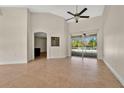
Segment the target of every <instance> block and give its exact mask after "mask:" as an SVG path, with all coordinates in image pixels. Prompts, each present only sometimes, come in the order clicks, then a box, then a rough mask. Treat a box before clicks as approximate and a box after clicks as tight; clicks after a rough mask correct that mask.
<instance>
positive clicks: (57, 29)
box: [31, 13, 66, 58]
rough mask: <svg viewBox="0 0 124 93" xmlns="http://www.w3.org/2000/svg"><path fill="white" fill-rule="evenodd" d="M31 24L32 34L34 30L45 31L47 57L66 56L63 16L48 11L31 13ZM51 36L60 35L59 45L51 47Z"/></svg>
mask: <svg viewBox="0 0 124 93" xmlns="http://www.w3.org/2000/svg"><path fill="white" fill-rule="evenodd" d="M31 24H32V31H33V32H32V34H33V35H34V33H35V32H45V33H47V58H62V57H66V34H65V32H66V31H65V21H64V18H61V17H59V16H56V15H53V14H49V13H32V14H31ZM52 36H55V37H60V46H59V47H51V37H52ZM32 38H33V36H32ZM33 44H34V42H33ZM32 54H33V53H32Z"/></svg>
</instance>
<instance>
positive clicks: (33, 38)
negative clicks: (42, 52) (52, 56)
mask: <svg viewBox="0 0 124 93" xmlns="http://www.w3.org/2000/svg"><path fill="white" fill-rule="evenodd" d="M35 33H45V34H46V38H47V41H46V44H47V47H46V50H47V55H46V59H48V34H47V33H46V32H44V31H35V32H33V33H32V56H33V60H35V55H34V48H35V45H34V44H35Z"/></svg>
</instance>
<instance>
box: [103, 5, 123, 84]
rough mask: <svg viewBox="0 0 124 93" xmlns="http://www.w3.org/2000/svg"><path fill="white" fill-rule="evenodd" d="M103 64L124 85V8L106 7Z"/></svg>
mask: <svg viewBox="0 0 124 93" xmlns="http://www.w3.org/2000/svg"><path fill="white" fill-rule="evenodd" d="M105 13H108V14H105V15H107V17H106V21H105V24H104V62H105V63H106V64H107V65H108V66H109V68H110V69H111V70H112V71H113V73H114V74H115V75H116V76H117V78H118V79H119V80H120V81H121V83H122V84H123V85H124V6H109V7H106V11H105Z"/></svg>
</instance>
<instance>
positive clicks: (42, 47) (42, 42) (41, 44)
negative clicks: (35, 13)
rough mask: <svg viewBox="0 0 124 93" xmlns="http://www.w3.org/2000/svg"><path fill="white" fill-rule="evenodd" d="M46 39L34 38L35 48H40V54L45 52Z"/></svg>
mask: <svg viewBox="0 0 124 93" xmlns="http://www.w3.org/2000/svg"><path fill="white" fill-rule="evenodd" d="M46 42H47V39H46V38H42V37H35V48H40V52H41V53H42V52H47V51H46V50H47V45H46Z"/></svg>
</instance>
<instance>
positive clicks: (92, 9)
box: [2, 5, 104, 19]
mask: <svg viewBox="0 0 124 93" xmlns="http://www.w3.org/2000/svg"><path fill="white" fill-rule="evenodd" d="M2 7H26V8H28V9H29V10H30V11H31V12H38V13H41V12H49V13H52V14H55V15H58V16H61V17H63V18H65V19H68V18H71V17H72V16H71V15H70V14H68V13H67V11H70V12H72V13H75V10H76V9H75V8H76V6H75V5H22V6H17V5H16V6H2ZM85 7H86V8H88V10H87V11H86V12H85V13H84V14H83V15H88V16H90V17H95V16H101V15H102V13H103V10H104V6H103V5H79V6H78V11H79V12H80V11H81V10H82V9H84V8H85Z"/></svg>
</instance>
